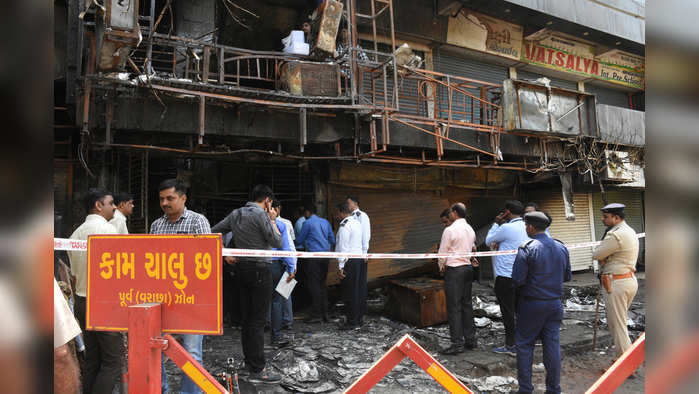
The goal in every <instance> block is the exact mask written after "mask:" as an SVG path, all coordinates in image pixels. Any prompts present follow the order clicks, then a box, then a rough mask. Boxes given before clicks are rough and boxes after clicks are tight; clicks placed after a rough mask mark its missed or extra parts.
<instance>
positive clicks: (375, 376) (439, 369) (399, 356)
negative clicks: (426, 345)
mask: <svg viewBox="0 0 699 394" xmlns="http://www.w3.org/2000/svg"><path fill="white" fill-rule="evenodd" d="M405 357H410V359H411V360H413V362H415V364H417V365H418V366H419V367H420V368H422V369H423V370H424V371H425V372H427V374H428V375H430V376H432V378H433V379H434V380H436V381H437V383H439V384H441V385H442V387H444V388H445V389H447V390H448V391H449V392H450V393H473V391H471V390H469V388H468V387H466V386H465V385H464V384H463V383H462V382H461V381H460V380H459V379H457V378H456V377H455V376H454V375H452V374H451V372H449V371H448V370H447V369H446V368H444V367H443V366H442V364H440V363H439V362H437V360H435V359H434V358H433V357H432V356H430V354H429V353H427V351H425V349H423V348H422V347H421V346H420V345H418V343H417V342H415V341H414V340H413V339H412V338H411V337H410V335H408V334H405V335H404V336H403V338H401V339H400V340H399V341H398V342H396V344H395V345H393V347H392V348H391V350H389V351H388V352H387V353H386V354H384V355H383V356H382V357H381V358H380V359H379V361H377V362H376V363H375V364H374V365H372V366H371V368H369V369H368V370H367V371H366V372H364V374H363V375H362V376H360V377H359V379H358V380H357V381H356V382H354V383H353V384H352V385H351V386H350V387H349V388H348V389H347V390H346V391H345V393H346V394H358V393H366V392H368V391H369V390H371V388H372V387H374V386H375V385H376V383H378V382H379V381H380V380H381V379H382V378H383V377H384V376H386V374H388V373H389V372H390V371H391V370H392V369H393V368H394V367H395V366H396V365H398V363H400V362H401V361H403V359H404V358H405Z"/></svg>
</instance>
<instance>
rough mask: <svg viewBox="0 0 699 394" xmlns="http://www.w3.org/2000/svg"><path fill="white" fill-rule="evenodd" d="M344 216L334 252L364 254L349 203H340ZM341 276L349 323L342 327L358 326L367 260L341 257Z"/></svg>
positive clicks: (338, 207) (362, 302) (359, 324)
mask: <svg viewBox="0 0 699 394" xmlns="http://www.w3.org/2000/svg"><path fill="white" fill-rule="evenodd" d="M337 211H338V216H339V218H340V219H341V222H340V227H339V228H338V230H337V243H336V244H335V251H336V252H342V253H356V254H360V253H362V225H361V224H360V223H359V220H357V219H356V216H353V215H351V214H350V208H349V205H348V204H347V203H346V202H345V203H342V204H339V205H338V206H337ZM337 261H338V263H339V269H340V278H342V295H343V298H344V300H345V303H346V305H347V308H346V312H347V322H346V323H345V325H344V326H342V327H341V329H343V330H352V329H356V328H359V327H360V326H361V324H362V318H363V317H364V313H366V312H365V311H366V296H365V294H366V276H362V266H363V265H364V264H365V263H364V259H359V258H353V259H350V258H347V257H341V258H338V259H337Z"/></svg>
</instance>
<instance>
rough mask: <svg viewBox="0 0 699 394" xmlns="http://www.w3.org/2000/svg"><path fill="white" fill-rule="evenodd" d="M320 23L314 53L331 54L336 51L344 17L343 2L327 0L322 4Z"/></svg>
mask: <svg viewBox="0 0 699 394" xmlns="http://www.w3.org/2000/svg"><path fill="white" fill-rule="evenodd" d="M320 7H321V8H322V10H321V8H319V10H320V24H319V26H318V39H317V40H316V41H315V47H314V48H313V52H314V54H316V55H317V54H321V53H325V54H329V55H332V54H333V53H334V52H335V41H336V39H337V28H338V27H339V26H340V19H341V18H342V3H341V2H339V1H335V0H327V1H326V2H325V3H324V5H321V6H320Z"/></svg>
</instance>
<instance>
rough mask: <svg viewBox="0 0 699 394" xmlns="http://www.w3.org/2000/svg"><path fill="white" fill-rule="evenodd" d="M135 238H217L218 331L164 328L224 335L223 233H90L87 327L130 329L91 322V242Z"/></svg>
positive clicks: (94, 328)
mask: <svg viewBox="0 0 699 394" xmlns="http://www.w3.org/2000/svg"><path fill="white" fill-rule="evenodd" d="M103 238H108V239H133V238H182V239H195V238H216V247H217V249H218V250H219V252H218V253H217V254H216V256H217V257H216V262H217V264H216V275H217V276H216V278H217V280H216V289H217V293H218V294H219V296H218V297H216V311H217V316H216V322H217V325H218V330H217V331H205V330H178V329H163V332H165V333H178V334H182V333H184V334H187V333H191V334H209V335H223V326H222V324H221V316H222V315H223V301H222V299H223V294H222V293H221V280H222V272H221V271H222V265H221V264H222V256H221V250H222V249H221V248H222V246H221V245H222V243H223V242H222V239H221V234H110V235H90V236H88V237H87V252H86V253H87V286H86V287H87V291H86V293H85V298H86V310H85V329H86V330H94V331H128V327H102V326H93V325H91V324H90V243H91V241H92V240H93V239H103Z"/></svg>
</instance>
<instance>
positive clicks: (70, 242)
mask: <svg viewBox="0 0 699 394" xmlns="http://www.w3.org/2000/svg"><path fill="white" fill-rule="evenodd" d="M645 236H646V233H639V234H637V237H638V238H645ZM599 244H600V241H591V242H581V243H572V244H566V248H568V249H581V248H590V247H593V246H597V245H599ZM53 249H54V250H74V251H87V241H82V240H74V239H68V238H54V239H53ZM509 254H517V250H491V251H487V252H467V253H364V254H363V253H339V252H293V251H285V250H257V249H230V248H222V255H224V256H235V257H301V258H340V257H347V258H349V259H436V258H446V257H487V256H501V255H509Z"/></svg>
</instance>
